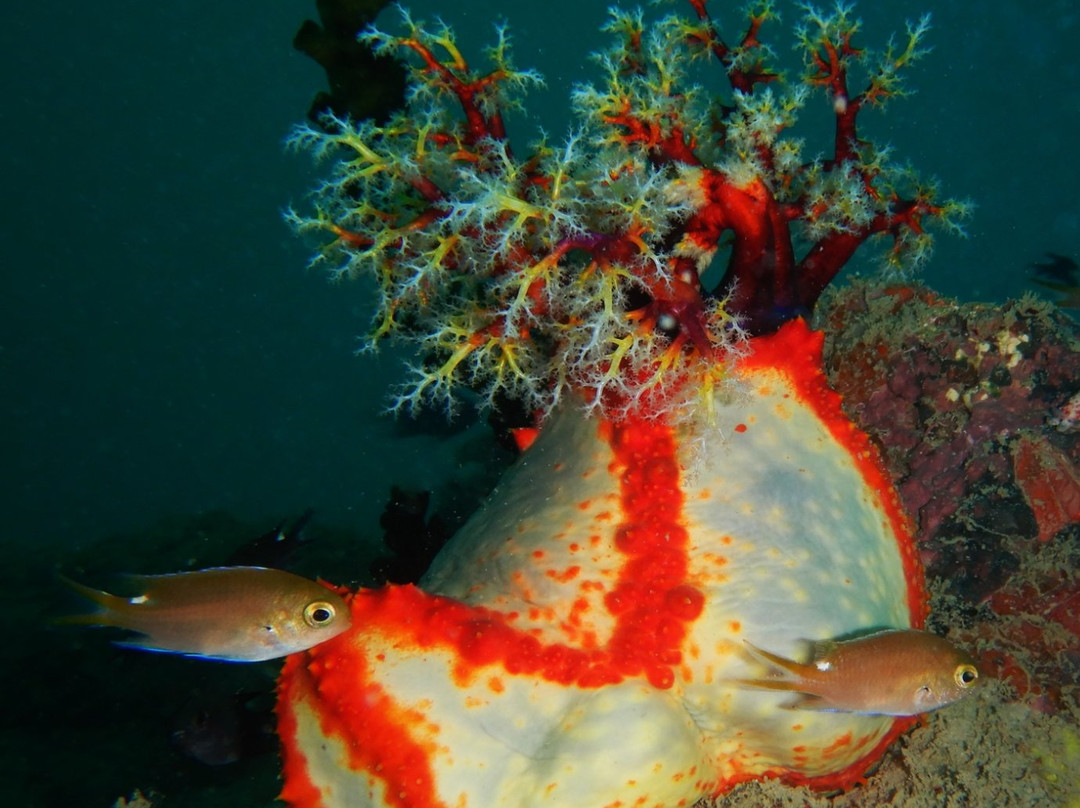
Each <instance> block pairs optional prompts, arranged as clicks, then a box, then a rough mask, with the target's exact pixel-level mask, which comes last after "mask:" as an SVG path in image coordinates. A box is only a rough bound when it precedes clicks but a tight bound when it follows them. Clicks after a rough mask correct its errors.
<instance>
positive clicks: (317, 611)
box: [304, 600, 337, 628]
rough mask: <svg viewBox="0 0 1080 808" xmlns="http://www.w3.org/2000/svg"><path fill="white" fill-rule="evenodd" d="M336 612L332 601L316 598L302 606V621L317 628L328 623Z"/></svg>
mask: <svg viewBox="0 0 1080 808" xmlns="http://www.w3.org/2000/svg"><path fill="white" fill-rule="evenodd" d="M336 614H337V610H336V609H335V608H334V604H333V603H328V602H327V601H325V600H317V601H315V602H314V603H309V604H308V605H307V606H305V607H304V622H306V623H307V624H308V625H309V626H311V627H312V628H319V627H320V626H325V625H326V624H327V623H330V622H331V621H332V620H333V619H334V616H335V615H336Z"/></svg>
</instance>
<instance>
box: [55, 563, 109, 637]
mask: <svg viewBox="0 0 1080 808" xmlns="http://www.w3.org/2000/svg"><path fill="white" fill-rule="evenodd" d="M56 577H57V578H58V579H59V580H60V582H61V583H63V584H64V585H65V586H67V587H69V588H70V589H72V590H73V591H74V592H75V593H76V594H78V595H81V596H82V597H84V598H86V599H87V600H89V601H90V602H91V603H93V604H94V605H95V606H97V609H95V610H94V611H92V612H84V613H81V614H67V615H62V616H60V617H56V618H53V622H54V623H56V624H59V625H66V626H72V625H74V626H116V625H119V622H118V619H117V618H118V617H119V615H120V613H121V612H122V610H123V608H124V606H126V605H127V604H128V600H127V598H122V597H120V596H118V595H112V594H110V593H108V592H104V591H102V590H100V589H93V588H92V587H89V586H86V585H85V584H80V583H79V582H78V581H73V580H71V579H70V578H68V577H67V576H66V575H61V574H60V573H57V574H56Z"/></svg>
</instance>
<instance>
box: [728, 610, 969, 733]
mask: <svg viewBox="0 0 1080 808" xmlns="http://www.w3.org/2000/svg"><path fill="white" fill-rule="evenodd" d="M746 645H747V648H748V649H749V650H750V651H751V652H752V653H753V655H754V656H755V657H757V658H758V659H760V660H761V661H763V662H764V663H766V664H767V665H768V666H769V668H770V675H769V676H767V677H765V678H761V679H740V680H738V682H739V684H742V685H745V686H747V687H754V688H763V689H766V690H785V691H789V692H792V693H796V694H798V698H797V699H796V700H795V701H794V702H792V703H790V704H787V705H784V706H785V707H789V708H791V709H801V710H829V711H836V712H848V713H864V714H867V715H917V714H919V713H925V712H929V711H930V710H936V709H937V708H938V707H944V706H945V705H946V704H951V703H952V702H954V701H957V700H958V699H961V698H963V697H964V696H966V695H967V694H968V693H970V692H971V691H972V690H973V689H974V687H975V685H976V684H977V683H978V681H979V670H978V668H976V667H975V661H974V660H973V659H972V658H971V657H970V656H968V655H967V654H966V653H964V652H963V651H961V650H960V649H959V648H957V647H956V646H954V645H953V644H952V643H950V642H949V641H948V640H946V639H945V638H944V637H939V636H937V635H936V634H930V633H928V632H925V631H917V630H915V629H889V630H885V631H878V632H876V633H874V634H868V635H866V636H863V637H858V638H856V639H851V640H840V641H828V642H818V643H814V644H813V646H812V647H813V652H812V654H811V658H810V661H809V662H807V663H805V664H804V663H799V662H795V661H793V660H790V659H785V658H784V657H781V656H777V655H776V654H771V653H769V652H768V651H763V650H761V649H760V648H755V647H754V646H753V645H751V644H750V643H746Z"/></svg>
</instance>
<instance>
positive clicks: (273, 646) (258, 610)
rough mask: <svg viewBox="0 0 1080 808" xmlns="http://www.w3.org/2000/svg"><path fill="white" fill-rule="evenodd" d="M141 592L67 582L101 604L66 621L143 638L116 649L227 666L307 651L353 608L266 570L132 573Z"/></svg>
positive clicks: (336, 630) (335, 630)
mask: <svg viewBox="0 0 1080 808" xmlns="http://www.w3.org/2000/svg"><path fill="white" fill-rule="evenodd" d="M128 578H129V580H131V581H132V582H134V584H135V585H136V586H137V587H138V589H139V594H138V595H136V596H134V597H130V598H125V597H119V596H117V595H112V594H109V593H108V592H101V591H98V590H96V589H91V588H90V587H88V586H83V585H82V584H79V583H76V582H75V581H71V580H68V579H66V578H64V579H62V580H64V582H65V583H66V584H67V585H68V586H70V587H71V588H72V589H74V590H75V591H76V592H78V593H79V594H80V595H83V596H84V597H86V598H88V599H89V600H91V601H93V602H94V603H96V604H97V606H98V608H97V610H96V611H94V612H91V613H89V614H81V615H73V616H71V617H66V618H62V619H61V621H60V622H64V623H77V624H81V625H91V626H114V627H116V628H121V629H126V630H128V631H134V632H137V633H138V634H141V635H142V636H141V637H136V638H135V639H132V640H126V641H122V642H119V643H118V645H123V646H128V647H131V648H141V649H144V650H147V651H163V652H167V653H174V654H186V655H188V656H196V657H205V658H207V659H220V660H226V661H229V662H260V661H262V660H266V659H276V658H277V657H283V656H288V655H289V654H294V653H296V652H298V651H305V650H307V649H308V648H311V647H312V646H314V645H318V644H319V643H321V642H325V641H326V640H329V639H330V638H332V637H336V636H337V635H338V634H340V633H341V632H343V631H345V630H346V629H347V628H348V627H349V623H350V619H351V618H350V614H349V607H348V605H347V604H346V603H345V601H344V599H343V598H342V597H341V596H340V595H338V594H337V593H336V592H333V591H331V590H330V589H328V588H327V587H325V586H323V585H322V584H319V583H316V582H315V581H309V580H308V579H307V578H301V577H300V576H299V575H293V574H292V573H290V572H283V571H281V570H273V569H266V568H265V567H215V568H213V569H207V570H201V571H199V572H180V573H175V574H172V575H132V576H128Z"/></svg>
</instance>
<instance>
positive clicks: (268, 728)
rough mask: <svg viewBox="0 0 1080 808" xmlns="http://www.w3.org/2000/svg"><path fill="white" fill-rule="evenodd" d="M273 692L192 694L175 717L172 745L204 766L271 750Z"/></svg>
mask: <svg viewBox="0 0 1080 808" xmlns="http://www.w3.org/2000/svg"><path fill="white" fill-rule="evenodd" d="M273 703H274V702H273V695H272V694H271V693H249V692H241V693H234V694H219V695H216V696H214V695H209V696H207V695H201V696H194V697H192V698H191V699H190V700H189V701H188V702H187V703H186V704H185V705H184V707H183V708H182V709H181V710H180V713H179V714H178V715H177V717H176V721H175V725H174V726H175V727H176V729H174V730H173V732H172V742H173V745H174V746H175V747H176V749H177V750H178V751H179V752H180V753H181V754H183V755H186V756H187V757H189V758H192V759H193V760H197V761H198V762H199V763H203V764H205V765H207V766H225V765H227V764H229V763H235V762H236V761H238V760H243V759H245V758H250V757H254V756H256V755H261V754H266V753H269V752H273V751H275V750H276V749H277V748H278V741H277V736H276V735H275V734H274V713H273Z"/></svg>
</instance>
